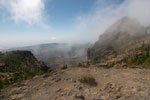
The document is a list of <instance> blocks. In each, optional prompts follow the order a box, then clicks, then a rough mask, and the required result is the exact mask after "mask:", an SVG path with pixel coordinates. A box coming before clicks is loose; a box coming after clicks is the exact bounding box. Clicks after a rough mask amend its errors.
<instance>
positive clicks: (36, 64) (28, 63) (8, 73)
mask: <svg viewBox="0 0 150 100" xmlns="http://www.w3.org/2000/svg"><path fill="white" fill-rule="evenodd" d="M49 69H50V68H48V67H47V66H46V65H45V64H44V63H43V62H41V61H38V60H37V59H36V58H35V57H34V56H33V54H32V53H31V52H30V51H12V52H5V53H0V89H1V88H5V87H7V86H8V85H9V84H12V83H15V82H18V81H22V80H26V79H28V78H30V77H33V76H35V75H38V74H42V73H44V72H48V70H49Z"/></svg>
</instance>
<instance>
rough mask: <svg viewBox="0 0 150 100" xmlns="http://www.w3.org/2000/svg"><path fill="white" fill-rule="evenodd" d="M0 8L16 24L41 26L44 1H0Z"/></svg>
mask: <svg viewBox="0 0 150 100" xmlns="http://www.w3.org/2000/svg"><path fill="white" fill-rule="evenodd" d="M0 6H1V8H6V9H7V12H8V13H9V14H10V16H11V18H12V19H13V20H14V21H15V22H17V23H18V22H25V23H27V24H30V25H33V24H37V25H40V24H43V10H44V8H45V7H44V0H0Z"/></svg>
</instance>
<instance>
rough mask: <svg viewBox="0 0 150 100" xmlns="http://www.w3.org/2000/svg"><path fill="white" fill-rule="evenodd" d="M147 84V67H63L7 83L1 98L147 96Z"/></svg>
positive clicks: (128, 99)
mask: <svg viewBox="0 0 150 100" xmlns="http://www.w3.org/2000/svg"><path fill="white" fill-rule="evenodd" d="M88 78H89V79H88ZM149 84H150V70H149V69H114V68H112V69H103V68H98V67H95V66H94V67H93V66H92V67H89V68H80V67H74V68H67V69H65V68H63V69H59V70H57V71H55V72H51V73H47V74H44V75H42V76H36V77H34V78H33V79H31V80H26V81H23V82H21V83H16V84H14V85H11V86H9V87H8V88H6V89H4V90H2V91H1V93H0V100H150V85H149Z"/></svg>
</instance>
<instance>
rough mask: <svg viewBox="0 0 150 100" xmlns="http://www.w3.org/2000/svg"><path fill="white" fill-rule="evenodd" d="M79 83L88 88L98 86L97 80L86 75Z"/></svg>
mask: <svg viewBox="0 0 150 100" xmlns="http://www.w3.org/2000/svg"><path fill="white" fill-rule="evenodd" d="M79 82H80V83H82V84H85V85H88V86H97V82H96V80H95V78H94V77H93V76H91V75H84V76H82V77H81V78H80V79H79Z"/></svg>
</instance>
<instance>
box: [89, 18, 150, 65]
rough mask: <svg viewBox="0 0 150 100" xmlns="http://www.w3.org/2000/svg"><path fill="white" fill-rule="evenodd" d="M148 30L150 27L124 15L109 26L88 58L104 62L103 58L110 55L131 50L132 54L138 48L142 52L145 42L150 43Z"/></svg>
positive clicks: (90, 51)
mask: <svg viewBox="0 0 150 100" xmlns="http://www.w3.org/2000/svg"><path fill="white" fill-rule="evenodd" d="M148 30H149V28H148V27H144V26H142V25H141V24H140V23H139V22H138V21H137V20H136V19H132V18H128V17H123V18H122V19H120V20H118V21H117V22H116V23H114V24H113V25H112V26H111V27H110V28H108V29H107V30H106V31H105V32H104V33H103V34H102V35H101V36H100V38H99V40H98V41H97V42H96V43H95V45H94V46H93V47H92V48H90V49H89V50H88V58H89V59H90V60H91V61H92V62H103V61H102V60H104V59H109V58H108V56H117V55H119V54H123V53H124V54H125V52H126V53H130V52H131V51H132V52H131V53H130V54H131V55H132V54H133V53H134V52H135V50H136V49H137V51H136V52H140V51H141V50H140V47H141V46H142V45H143V44H146V45H149V43H150V42H149V41H150V34H149V32H148ZM130 54H128V55H126V56H129V55H130ZM120 56H123V55H120ZM124 56H125V55H124Z"/></svg>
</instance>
